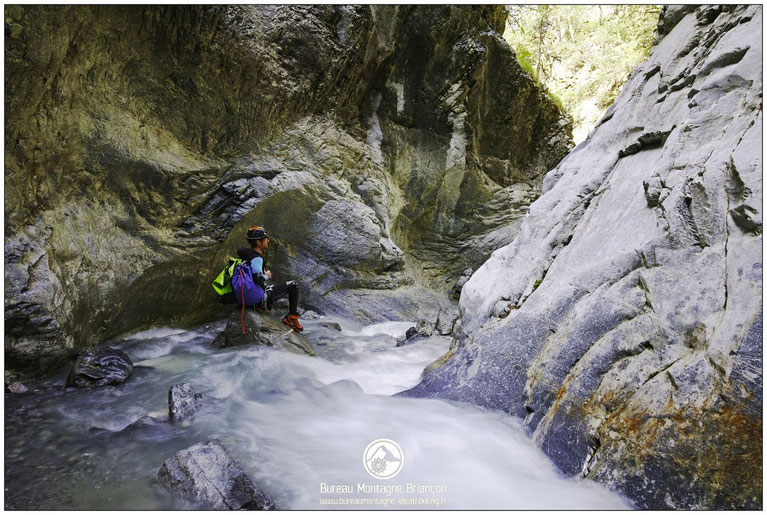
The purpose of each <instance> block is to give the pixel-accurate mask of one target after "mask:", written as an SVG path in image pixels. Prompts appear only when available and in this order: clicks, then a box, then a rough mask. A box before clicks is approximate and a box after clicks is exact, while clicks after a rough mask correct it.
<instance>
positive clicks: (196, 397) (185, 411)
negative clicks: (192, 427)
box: [168, 383, 203, 421]
mask: <svg viewBox="0 0 767 515" xmlns="http://www.w3.org/2000/svg"><path fill="white" fill-rule="evenodd" d="M202 398H203V395H202V394H195V393H194V388H192V385H191V384H189V383H179V384H174V385H173V386H171V387H170V390H168V414H169V416H170V419H171V420H174V421H181V420H184V419H186V418H189V417H191V416H192V415H194V413H195V412H196V411H197V410H198V408H199V407H200V406H199V403H200V400H201V399H202Z"/></svg>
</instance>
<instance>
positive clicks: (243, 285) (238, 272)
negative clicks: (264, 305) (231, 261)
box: [232, 261, 264, 306]
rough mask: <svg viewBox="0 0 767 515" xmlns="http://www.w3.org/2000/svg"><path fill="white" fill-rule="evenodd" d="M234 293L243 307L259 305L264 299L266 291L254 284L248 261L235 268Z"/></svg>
mask: <svg viewBox="0 0 767 515" xmlns="http://www.w3.org/2000/svg"><path fill="white" fill-rule="evenodd" d="M232 292H233V293H234V297H235V299H237V302H239V303H240V304H242V305H243V306H252V305H255V304H259V303H260V302H261V301H262V300H263V299H264V289H263V288H262V287H260V286H258V285H257V284H256V283H255V282H253V272H252V271H251V269H250V264H249V263H248V262H247V261H243V262H241V263H240V264H238V265H236V266H235V267H234V272H233V274H232Z"/></svg>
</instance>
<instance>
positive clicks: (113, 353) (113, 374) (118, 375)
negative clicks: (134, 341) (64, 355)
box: [66, 347, 133, 388]
mask: <svg viewBox="0 0 767 515" xmlns="http://www.w3.org/2000/svg"><path fill="white" fill-rule="evenodd" d="M132 370H133V362H132V361H131V359H130V358H129V357H128V355H127V354H125V353H124V352H121V351H119V350H117V349H113V348H111V347H100V348H98V349H95V350H92V351H90V352H86V353H85V354H81V355H80V356H79V357H78V358H77V361H75V365H74V366H73V367H72V371H71V372H70V373H69V377H67V383H66V384H67V386H76V387H78V388H85V387H94V386H95V387H98V386H109V385H117V384H120V383H122V382H123V381H125V380H126V379H128V377H130V374H131V371H132Z"/></svg>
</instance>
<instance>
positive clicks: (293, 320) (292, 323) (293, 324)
mask: <svg viewBox="0 0 767 515" xmlns="http://www.w3.org/2000/svg"><path fill="white" fill-rule="evenodd" d="M282 323H283V324H285V325H286V326H288V327H290V328H292V329H294V330H295V331H296V332H297V333H300V332H301V331H303V330H304V328H303V327H301V322H299V321H298V316H297V315H285V316H284V317H282Z"/></svg>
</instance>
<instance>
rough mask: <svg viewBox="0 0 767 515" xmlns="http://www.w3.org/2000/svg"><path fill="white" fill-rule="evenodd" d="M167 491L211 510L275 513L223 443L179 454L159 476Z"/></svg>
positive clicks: (269, 502) (163, 468)
mask: <svg viewBox="0 0 767 515" xmlns="http://www.w3.org/2000/svg"><path fill="white" fill-rule="evenodd" d="M157 479H159V480H160V483H162V484H163V485H164V486H165V487H166V488H167V489H168V490H170V491H171V492H172V493H174V494H177V495H179V496H181V497H183V498H184V499H187V500H189V501H192V502H195V503H199V504H200V505H201V506H203V507H204V508H205V509H210V510H276V509H278V508H277V505H275V504H274V502H272V501H271V500H270V499H269V498H268V497H267V496H266V495H265V494H264V493H263V492H262V491H261V489H259V487H258V486H257V485H256V484H255V483H254V482H253V480H252V479H251V478H250V476H248V474H247V473H246V472H245V470H244V469H243V468H242V466H241V465H240V464H239V463H238V462H237V460H235V459H234V458H233V457H232V456H231V455H230V454H229V452H228V451H227V450H226V448H225V447H224V445H223V443H222V442H221V441H220V440H209V441H207V442H204V443H203V442H201V443H198V444H196V445H193V446H192V447H189V448H188V449H184V450H181V451H178V452H177V453H176V454H175V455H174V456H173V457H171V458H168V459H167V460H166V461H165V463H163V465H162V467H161V468H160V471H159V472H158V473H157Z"/></svg>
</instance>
